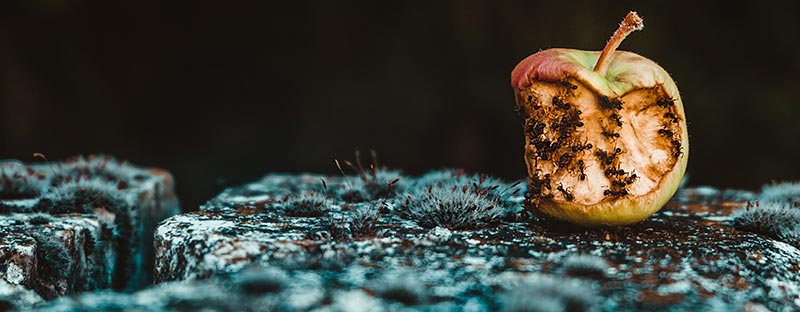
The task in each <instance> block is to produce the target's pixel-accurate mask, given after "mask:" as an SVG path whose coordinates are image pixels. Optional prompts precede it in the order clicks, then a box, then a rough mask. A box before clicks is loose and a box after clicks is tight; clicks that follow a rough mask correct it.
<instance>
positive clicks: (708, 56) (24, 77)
mask: <svg viewBox="0 0 800 312" xmlns="http://www.w3.org/2000/svg"><path fill="white" fill-rule="evenodd" d="M163 2H164V3H159V2H156V1H129V2H123V3H118V2H114V1H67V0H60V1H59V0H15V1H11V0H3V1H2V2H0V131H2V132H0V159H1V158H16V159H21V160H25V161H35V160H34V159H33V158H32V157H31V155H32V153H33V152H42V153H44V154H45V155H47V156H48V157H49V158H50V159H61V158H64V157H67V156H71V155H77V154H91V153H107V154H111V155H115V156H117V157H119V158H122V159H127V160H130V161H132V162H134V163H137V164H143V165H149V166H158V167H163V168H166V169H169V170H170V171H172V172H173V174H174V175H175V177H176V179H177V183H178V184H177V185H178V195H179V196H180V197H181V199H182V201H183V204H184V209H193V208H195V207H197V205H198V204H200V203H201V202H203V201H204V200H206V199H208V198H210V197H212V196H213V195H214V194H216V193H217V192H219V191H220V190H221V189H222V188H223V187H224V186H226V185H231V184H238V183H243V182H246V181H248V180H253V179H255V178H257V177H259V176H260V175H262V174H264V173H267V172H302V171H306V172H322V173H328V174H335V173H336V172H337V171H336V168H335V166H334V163H333V159H334V158H340V159H352V157H353V151H354V150H356V149H361V150H362V151H366V150H368V149H370V148H374V149H375V150H377V151H378V152H379V155H380V157H381V160H382V163H383V164H387V165H390V166H391V167H395V168H401V169H403V170H405V171H406V172H408V173H411V174H419V173H422V172H424V171H426V170H428V169H434V168H441V167H463V168H466V169H469V170H472V171H480V172H485V173H490V174H493V175H497V176H500V177H503V178H507V179H516V178H522V177H523V176H524V175H525V171H524V163H523V161H522V140H523V137H522V129H521V120H520V118H519V117H518V116H516V114H515V113H514V99H513V96H512V91H511V88H510V86H509V74H510V71H511V69H512V68H513V67H514V65H516V63H517V62H518V61H520V60H521V59H522V58H524V57H525V56H527V55H529V54H531V53H533V52H536V51H537V50H539V49H546V48H549V47H571V48H579V49H588V50H599V49H601V48H602V47H603V45H604V44H605V41H606V40H607V39H608V37H609V36H610V35H611V33H612V32H613V31H614V29H615V28H616V26H617V24H618V23H619V21H620V20H621V19H622V17H623V16H624V15H625V14H626V13H627V11H628V10H636V11H638V12H639V13H640V14H641V15H642V16H643V17H644V18H645V24H646V27H645V30H644V31H643V32H638V33H634V34H633V35H631V36H630V37H629V38H628V40H626V41H625V42H624V43H623V44H622V47H621V49H623V50H632V51H635V52H638V53H640V54H642V55H644V56H646V57H648V58H650V59H652V60H654V61H656V62H658V63H659V64H661V65H662V66H663V67H664V68H666V69H667V70H668V71H669V72H670V73H671V75H672V77H673V78H674V79H675V81H676V82H677V83H678V86H679V88H680V90H681V96H682V97H683V100H684V103H685V108H686V112H687V115H688V120H689V131H690V133H691V155H690V160H689V174H690V176H691V178H690V181H691V183H692V184H696V185H697V184H711V185H716V186H720V187H737V188H750V189H755V188H757V187H758V186H759V185H761V184H763V183H766V182H769V181H772V180H781V179H797V178H798V176H800V166H798V164H797V161H798V159H800V142H798V141H800V140H799V139H800V123H798V116H800V103H798V102H799V101H800V100H798V99H799V98H800V96H798V92H800V8H799V7H800V5H798V2H797V1H778V2H764V1H752V2H748V3H749V4H735V3H736V2H730V1H721V2H718V3H713V2H705V3H691V2H682V1H680V2H679V1H675V2H672V1H659V2H658V3H655V2H652V3H640V1H611V2H609V3H599V2H598V3H596V1H552V2H540V1H472V0H453V1H420V2H412V1H318V2H305V1H282V2H283V3H272V2H270V1H261V2H258V4H249V5H240V4H232V3H229V2H224V1H217V2H213V3H204V2H188V3H179V2H172V1H163ZM168 2H169V3H168ZM676 3H680V4H676Z"/></svg>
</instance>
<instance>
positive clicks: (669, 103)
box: [656, 99, 675, 108]
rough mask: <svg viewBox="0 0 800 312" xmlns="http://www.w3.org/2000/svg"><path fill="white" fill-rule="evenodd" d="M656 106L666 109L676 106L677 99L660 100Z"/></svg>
mask: <svg viewBox="0 0 800 312" xmlns="http://www.w3.org/2000/svg"><path fill="white" fill-rule="evenodd" d="M656 104H657V105H658V106H659V107H663V108H666V107H667V106H672V105H675V99H660V100H658V102H656Z"/></svg>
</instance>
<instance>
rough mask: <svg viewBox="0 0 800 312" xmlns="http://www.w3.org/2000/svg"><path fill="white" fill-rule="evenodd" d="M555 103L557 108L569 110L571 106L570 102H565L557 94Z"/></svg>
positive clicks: (554, 98) (554, 99)
mask: <svg viewBox="0 0 800 312" xmlns="http://www.w3.org/2000/svg"><path fill="white" fill-rule="evenodd" d="M553 105H555V106H556V108H559V109H563V110H568V109H569V107H570V105H569V103H565V102H564V101H562V100H561V99H559V98H558V97H557V96H554V97H553Z"/></svg>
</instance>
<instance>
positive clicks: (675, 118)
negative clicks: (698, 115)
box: [664, 113, 678, 123]
mask: <svg viewBox="0 0 800 312" xmlns="http://www.w3.org/2000/svg"><path fill="white" fill-rule="evenodd" d="M664 118H668V119H670V120H672V122H673V123H678V116H676V115H675V114H673V113H666V114H664Z"/></svg>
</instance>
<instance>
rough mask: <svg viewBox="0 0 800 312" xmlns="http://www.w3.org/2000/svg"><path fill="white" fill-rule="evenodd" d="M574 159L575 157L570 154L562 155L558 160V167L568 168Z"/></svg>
mask: <svg viewBox="0 0 800 312" xmlns="http://www.w3.org/2000/svg"><path fill="white" fill-rule="evenodd" d="M573 157H575V155H572V154H570V153H569V152H566V153H564V154H561V157H559V158H558V166H559V167H566V166H567V165H569V162H570V161H572V158H573Z"/></svg>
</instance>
